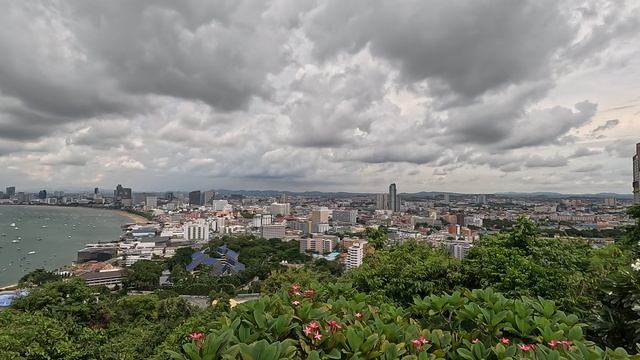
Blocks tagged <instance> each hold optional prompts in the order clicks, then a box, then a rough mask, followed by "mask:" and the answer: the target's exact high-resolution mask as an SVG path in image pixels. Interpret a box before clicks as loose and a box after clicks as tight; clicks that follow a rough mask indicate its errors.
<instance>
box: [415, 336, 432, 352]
mask: <svg viewBox="0 0 640 360" xmlns="http://www.w3.org/2000/svg"><path fill="white" fill-rule="evenodd" d="M411 343H412V344H413V346H415V348H416V350H418V351H422V350H424V346H425V345H426V344H428V343H429V340H428V339H427V338H425V337H424V336H422V335H421V336H420V337H419V338H417V339H413V340H411Z"/></svg>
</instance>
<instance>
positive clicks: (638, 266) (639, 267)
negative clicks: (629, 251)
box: [631, 259, 640, 271]
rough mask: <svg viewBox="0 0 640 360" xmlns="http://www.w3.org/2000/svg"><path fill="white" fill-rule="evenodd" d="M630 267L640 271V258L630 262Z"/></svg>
mask: <svg viewBox="0 0 640 360" xmlns="http://www.w3.org/2000/svg"><path fill="white" fill-rule="evenodd" d="M631 268H632V269H633V270H635V271H640V259H637V260H636V262H635V263H633V264H631Z"/></svg>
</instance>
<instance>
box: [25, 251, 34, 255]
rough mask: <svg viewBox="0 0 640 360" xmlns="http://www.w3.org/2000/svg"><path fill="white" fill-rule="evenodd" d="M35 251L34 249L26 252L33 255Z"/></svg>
mask: <svg viewBox="0 0 640 360" xmlns="http://www.w3.org/2000/svg"><path fill="white" fill-rule="evenodd" d="M35 253H36V252H35V251H29V252H28V253H27V254H28V255H33V254H35Z"/></svg>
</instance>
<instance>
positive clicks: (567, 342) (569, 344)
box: [560, 340, 573, 347]
mask: <svg viewBox="0 0 640 360" xmlns="http://www.w3.org/2000/svg"><path fill="white" fill-rule="evenodd" d="M560 344H562V345H564V346H567V347H571V346H572V345H573V341H571V340H562V341H560Z"/></svg>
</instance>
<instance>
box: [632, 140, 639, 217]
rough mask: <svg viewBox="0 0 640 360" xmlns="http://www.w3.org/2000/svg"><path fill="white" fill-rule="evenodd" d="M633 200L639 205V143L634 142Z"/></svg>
mask: <svg viewBox="0 0 640 360" xmlns="http://www.w3.org/2000/svg"><path fill="white" fill-rule="evenodd" d="M633 202H634V203H635V204H639V205H640V143H638V144H636V154H635V155H634V156H633Z"/></svg>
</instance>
